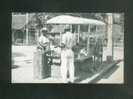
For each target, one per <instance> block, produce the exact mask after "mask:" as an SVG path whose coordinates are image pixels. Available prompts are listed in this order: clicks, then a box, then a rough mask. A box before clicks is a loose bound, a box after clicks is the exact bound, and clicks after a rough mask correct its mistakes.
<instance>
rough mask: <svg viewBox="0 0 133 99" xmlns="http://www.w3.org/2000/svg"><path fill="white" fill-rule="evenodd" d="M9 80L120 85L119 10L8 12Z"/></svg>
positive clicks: (121, 38) (121, 36) (121, 30)
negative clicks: (93, 11) (10, 20)
mask: <svg viewBox="0 0 133 99" xmlns="http://www.w3.org/2000/svg"><path fill="white" fill-rule="evenodd" d="M11 30H12V33H11V34H12V45H11V46H12V49H11V54H12V57H11V61H12V65H11V83H66V84H69V83H70V84H71V83H72V84H124V13H63V12H60V13H51V12H36V13H27V12H12V23H11Z"/></svg>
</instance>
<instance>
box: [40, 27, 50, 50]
mask: <svg viewBox="0 0 133 99" xmlns="http://www.w3.org/2000/svg"><path fill="white" fill-rule="evenodd" d="M38 44H39V47H41V48H42V49H43V50H46V49H47V47H48V44H49V39H48V37H47V28H42V29H41V36H40V37H39V39H38Z"/></svg>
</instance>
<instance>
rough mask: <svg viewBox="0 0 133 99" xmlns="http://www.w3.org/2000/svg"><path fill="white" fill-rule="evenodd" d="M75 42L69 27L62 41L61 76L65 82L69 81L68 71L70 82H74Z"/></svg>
mask: <svg viewBox="0 0 133 99" xmlns="http://www.w3.org/2000/svg"><path fill="white" fill-rule="evenodd" d="M74 43H75V42H74V35H73V34H72V33H71V32H70V28H69V27H67V28H66V29H65V34H63V35H62V41H61V46H62V51H61V76H62V79H63V82H64V83H66V82H67V72H68V73H69V77H70V82H74V72H75V70H74V53H73V51H72V47H73V46H74Z"/></svg>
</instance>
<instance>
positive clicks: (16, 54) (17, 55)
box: [12, 52, 26, 57]
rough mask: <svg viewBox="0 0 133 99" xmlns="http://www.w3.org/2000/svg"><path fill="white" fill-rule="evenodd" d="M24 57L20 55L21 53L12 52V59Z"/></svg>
mask: <svg viewBox="0 0 133 99" xmlns="http://www.w3.org/2000/svg"><path fill="white" fill-rule="evenodd" d="M23 56H24V57H25V56H26V55H25V54H22V53H18V52H13V53H12V57H23Z"/></svg>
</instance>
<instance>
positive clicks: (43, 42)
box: [37, 28, 50, 79]
mask: <svg viewBox="0 0 133 99" xmlns="http://www.w3.org/2000/svg"><path fill="white" fill-rule="evenodd" d="M49 42H50V41H49V39H48V36H47V29H46V28H43V29H41V36H40V37H39V39H38V47H37V49H38V51H39V53H38V59H37V60H38V64H37V66H38V68H39V69H38V72H39V75H40V76H39V77H38V78H39V79H42V78H46V77H48V76H49V75H50V72H49V71H50V68H49V66H48V57H47V54H48V51H49Z"/></svg>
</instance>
